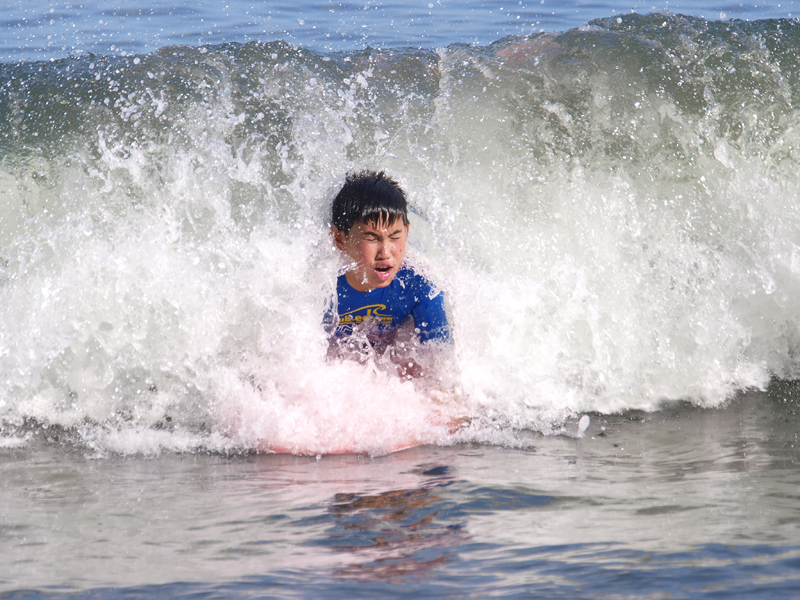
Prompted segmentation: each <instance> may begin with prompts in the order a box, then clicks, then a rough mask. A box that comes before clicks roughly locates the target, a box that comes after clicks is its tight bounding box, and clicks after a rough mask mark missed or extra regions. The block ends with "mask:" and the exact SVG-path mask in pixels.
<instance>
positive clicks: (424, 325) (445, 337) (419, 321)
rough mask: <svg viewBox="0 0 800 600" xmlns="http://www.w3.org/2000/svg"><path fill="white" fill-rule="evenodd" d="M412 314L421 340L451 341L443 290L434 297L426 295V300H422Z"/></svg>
mask: <svg viewBox="0 0 800 600" xmlns="http://www.w3.org/2000/svg"><path fill="white" fill-rule="evenodd" d="M411 314H412V316H413V317H414V328H415V329H416V330H417V332H418V335H419V341H420V342H422V343H426V342H429V341H436V342H445V343H450V342H451V339H450V324H449V323H448V322H447V311H446V310H445V306H444V293H443V292H439V293H437V294H436V295H435V296H434V297H433V298H430V297H428V296H425V301H423V302H420V303H419V304H418V305H417V306H416V307H415V308H414V310H413V311H412V312H411Z"/></svg>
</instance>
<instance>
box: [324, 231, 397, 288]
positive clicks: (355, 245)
mask: <svg viewBox="0 0 800 600" xmlns="http://www.w3.org/2000/svg"><path fill="white" fill-rule="evenodd" d="M331 235H332V236H333V241H334V243H335V244H336V247H337V248H338V249H339V250H341V251H342V252H344V253H345V255H346V256H347V257H348V258H349V259H350V260H351V265H350V268H349V269H348V271H347V274H346V277H347V283H349V284H350V285H351V286H352V287H353V289H355V290H358V291H359V292H369V291H370V290H374V289H376V288H382V287H386V286H388V285H389V284H390V283H392V280H394V278H395V276H396V275H397V272H398V271H399V270H400V267H402V266H403V259H404V258H405V254H406V242H407V241H408V225H407V224H404V223H403V220H402V219H400V218H398V219H395V220H394V221H391V222H389V221H378V222H377V223H372V222H367V223H365V222H363V221H357V222H356V223H355V224H354V225H353V226H352V227H351V228H350V231H349V233H345V232H344V231H342V230H340V229H339V228H338V227H336V226H335V225H334V226H333V227H331Z"/></svg>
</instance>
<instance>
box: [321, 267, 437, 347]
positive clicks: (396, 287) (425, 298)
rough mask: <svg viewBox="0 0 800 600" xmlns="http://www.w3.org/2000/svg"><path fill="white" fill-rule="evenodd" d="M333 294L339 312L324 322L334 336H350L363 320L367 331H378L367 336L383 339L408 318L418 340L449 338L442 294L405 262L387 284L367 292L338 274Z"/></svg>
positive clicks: (327, 317)
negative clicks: (353, 285)
mask: <svg viewBox="0 0 800 600" xmlns="http://www.w3.org/2000/svg"><path fill="white" fill-rule="evenodd" d="M336 295H337V297H338V306H337V308H338V315H334V314H333V310H331V311H329V312H328V313H327V314H326V315H325V324H326V326H327V327H329V328H330V329H332V331H333V335H334V336H335V337H337V338H341V337H344V336H348V335H352V333H353V331H354V330H355V328H357V327H358V326H359V325H361V324H362V323H363V324H366V325H367V327H368V328H369V331H370V333H372V332H374V333H377V336H375V335H369V333H368V338H371V339H374V338H376V337H377V340H382V339H385V338H386V336H388V335H389V334H391V333H392V332H393V331H395V330H396V329H397V328H399V327H400V326H401V325H403V324H404V323H405V322H406V321H407V320H408V319H409V317H411V318H413V319H414V329H415V330H416V331H417V332H418V335H419V339H420V341H421V342H428V341H430V340H436V341H440V342H449V341H450V328H449V326H448V324H447V314H446V313H445V309H444V294H443V293H442V292H441V291H439V290H436V289H435V288H434V287H433V285H432V284H431V282H430V281H428V280H427V279H425V278H424V277H423V276H422V275H418V274H417V273H416V272H414V270H413V269H412V268H411V267H409V266H407V265H403V266H402V267H401V268H400V271H398V273H397V276H396V277H395V278H394V279H393V280H392V282H391V283H390V284H389V285H388V286H386V287H383V288H376V289H374V290H371V291H369V292H359V291H358V290H355V289H353V287H352V286H351V285H350V284H349V283H347V277H346V275H340V276H339V278H338V279H337V281H336ZM377 340H376V341H377ZM373 343H374V341H373Z"/></svg>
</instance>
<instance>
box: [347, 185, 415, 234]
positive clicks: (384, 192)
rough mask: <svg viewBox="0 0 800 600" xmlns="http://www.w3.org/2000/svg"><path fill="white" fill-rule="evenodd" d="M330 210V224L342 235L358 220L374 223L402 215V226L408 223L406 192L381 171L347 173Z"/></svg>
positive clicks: (391, 220) (390, 220)
mask: <svg viewBox="0 0 800 600" xmlns="http://www.w3.org/2000/svg"><path fill="white" fill-rule="evenodd" d="M331 212H332V223H333V225H335V226H336V228H337V229H339V231H343V232H344V234H345V235H348V234H349V233H350V228H351V227H352V226H353V225H354V224H355V223H356V222H357V221H362V222H363V223H372V224H373V225H377V224H378V223H380V222H381V221H387V222H389V223H392V222H393V221H394V220H395V219H397V218H402V219H403V225H408V206H407V203H406V193H405V192H404V191H403V188H401V187H400V184H399V183H397V182H396V181H395V180H394V179H392V178H391V177H389V176H388V175H387V174H386V173H385V172H383V171H381V172H380V173H376V172H375V171H367V170H365V171H359V172H356V173H348V174H347V179H346V180H345V182H344V185H343V186H342V189H341V190H339V193H338V194H337V195H336V198H334V200H333V209H332V211H331Z"/></svg>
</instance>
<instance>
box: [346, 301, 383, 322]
mask: <svg viewBox="0 0 800 600" xmlns="http://www.w3.org/2000/svg"><path fill="white" fill-rule="evenodd" d="M382 310H386V305H385V304H370V305H369V306H362V307H361V308H356V309H354V310H351V311H350V312H346V313H344V314H343V315H339V325H358V324H359V323H363V322H364V321H370V322H371V323H378V324H380V325H391V323H392V315H384V314H381V313H380V311H382ZM365 311H366V312H365Z"/></svg>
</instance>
